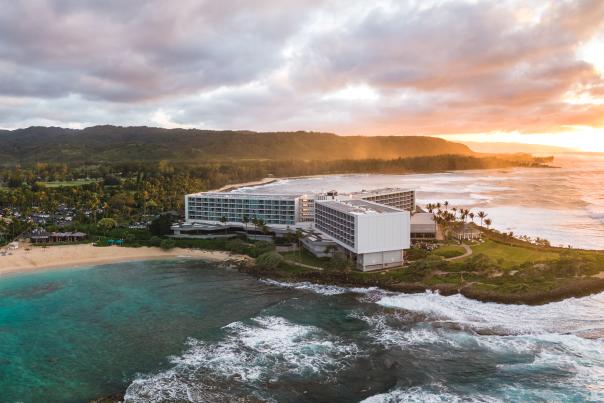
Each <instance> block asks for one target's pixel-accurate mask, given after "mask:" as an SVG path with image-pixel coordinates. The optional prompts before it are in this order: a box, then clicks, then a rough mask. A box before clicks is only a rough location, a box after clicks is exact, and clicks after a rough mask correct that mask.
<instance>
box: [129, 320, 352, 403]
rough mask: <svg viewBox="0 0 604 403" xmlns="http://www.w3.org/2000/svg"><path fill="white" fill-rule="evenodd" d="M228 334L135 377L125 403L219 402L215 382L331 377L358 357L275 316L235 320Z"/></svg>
mask: <svg viewBox="0 0 604 403" xmlns="http://www.w3.org/2000/svg"><path fill="white" fill-rule="evenodd" d="M224 330H225V333H226V337H225V338H224V340H222V341H218V342H215V343H208V342H203V341H199V340H196V339H190V340H188V342H187V349H186V351H185V352H184V353H183V354H182V355H181V356H177V357H171V359H170V361H171V363H172V364H173V365H174V366H173V367H172V368H171V369H169V370H167V371H164V372H160V373H158V374H155V375H151V376H141V377H139V378H138V379H136V380H135V381H134V382H132V384H131V385H130V386H129V387H128V389H127V392H126V396H125V400H126V401H127V402H143V401H157V402H159V401H165V400H170V399H172V400H182V401H204V400H205V401H207V400H214V399H215V397H214V398H213V397H212V395H211V394H210V393H214V392H215V390H216V389H215V388H213V387H212V386H211V385H210V383H211V381H213V382H214V383H217V382H227V381H231V382H237V381H238V382H240V383H241V384H254V383H256V382H266V381H270V380H271V379H273V378H278V377H280V376H282V375H286V374H297V375H301V376H310V375H317V374H322V375H323V376H324V377H325V379H329V378H330V377H333V376H335V374H336V373H337V372H338V371H339V370H340V369H342V368H344V367H345V366H346V365H347V362H348V360H349V359H351V358H352V357H354V356H356V354H357V353H358V348H357V346H356V345H353V344H346V343H343V342H342V341H341V340H339V339H337V338H334V337H332V336H330V335H329V334H327V333H325V332H324V331H322V330H321V329H319V328H317V327H314V326H302V325H297V324H294V323H292V322H289V321H287V320H285V319H283V318H279V317H274V316H262V317H257V318H254V319H252V320H251V321H250V322H249V323H244V322H235V323H232V324H229V325H227V326H225V327H224ZM225 393H227V391H225ZM155 396H157V398H156V397H155ZM197 397H199V398H200V399H201V400H198V399H197ZM231 398H232V399H231ZM227 400H236V399H235V398H234V397H232V396H231V397H229V398H228V399H227Z"/></svg>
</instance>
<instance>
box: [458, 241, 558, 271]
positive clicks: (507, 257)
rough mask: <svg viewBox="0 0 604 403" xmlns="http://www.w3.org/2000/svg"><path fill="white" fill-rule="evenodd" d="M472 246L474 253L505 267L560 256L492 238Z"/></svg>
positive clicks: (553, 258) (555, 253)
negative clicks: (492, 239) (507, 243)
mask: <svg viewBox="0 0 604 403" xmlns="http://www.w3.org/2000/svg"><path fill="white" fill-rule="evenodd" d="M471 247H472V251H473V254H474V255H478V254H481V253H482V254H484V255H486V256H488V257H489V258H491V259H493V260H495V261H496V262H498V263H499V264H500V265H501V266H502V267H504V268H509V267H512V266H514V265H519V264H522V263H525V262H542V261H546V260H555V259H557V258H558V257H559V256H560V254H559V253H557V252H551V251H543V250H538V249H530V248H524V247H521V246H509V245H506V244H503V243H499V242H495V241H491V240H487V241H485V242H484V243H481V244H477V245H472V246H471ZM469 258H470V257H468V259H469Z"/></svg>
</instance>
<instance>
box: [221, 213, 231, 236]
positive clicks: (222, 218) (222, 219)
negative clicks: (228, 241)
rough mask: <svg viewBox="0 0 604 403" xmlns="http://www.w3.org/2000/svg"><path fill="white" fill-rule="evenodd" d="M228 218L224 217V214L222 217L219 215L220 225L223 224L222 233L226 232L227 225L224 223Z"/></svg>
mask: <svg viewBox="0 0 604 403" xmlns="http://www.w3.org/2000/svg"><path fill="white" fill-rule="evenodd" d="M228 221H229V220H228V218H226V216H225V215H223V216H222V217H220V222H221V223H222V225H224V233H225V234H226V233H227V226H226V223H227V222H228Z"/></svg>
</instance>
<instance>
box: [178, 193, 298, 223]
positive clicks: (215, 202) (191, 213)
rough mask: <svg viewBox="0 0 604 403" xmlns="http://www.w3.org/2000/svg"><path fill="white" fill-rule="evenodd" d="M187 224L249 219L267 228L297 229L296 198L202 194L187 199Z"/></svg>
mask: <svg viewBox="0 0 604 403" xmlns="http://www.w3.org/2000/svg"><path fill="white" fill-rule="evenodd" d="M187 199H188V206H187V220H203V221H221V220H222V219H223V217H226V220H227V221H228V222H243V221H244V219H245V217H247V218H248V220H249V222H250V223H251V221H252V219H254V218H256V219H261V220H263V221H264V223H265V224H281V225H294V224H295V223H296V197H295V196H291V197H288V196H274V197H271V196H268V195H250V194H245V195H243V194H241V195H239V194H228V193H225V194H212V193H207V194H198V195H189V196H187Z"/></svg>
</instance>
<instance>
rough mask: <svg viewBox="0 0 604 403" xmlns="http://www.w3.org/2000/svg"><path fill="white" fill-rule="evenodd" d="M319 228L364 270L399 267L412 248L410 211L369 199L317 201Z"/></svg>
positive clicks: (316, 217)
mask: <svg viewBox="0 0 604 403" xmlns="http://www.w3.org/2000/svg"><path fill="white" fill-rule="evenodd" d="M315 228H316V229H318V230H319V231H321V232H323V233H324V234H326V235H328V236H329V237H331V238H332V239H333V240H334V241H335V242H336V243H337V244H338V245H340V246H341V247H342V248H344V249H345V250H346V251H348V252H349V254H350V255H352V256H354V257H355V259H356V264H357V268H358V269H360V270H363V271H369V270H376V269H384V268H388V267H398V266H401V265H402V264H403V263H404V250H405V249H409V247H410V243H411V240H410V213H409V212H408V211H406V210H401V209H398V208H394V207H389V206H386V205H383V204H378V203H374V202H369V201H365V200H347V201H340V200H328V201H317V202H316V203H315Z"/></svg>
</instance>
